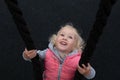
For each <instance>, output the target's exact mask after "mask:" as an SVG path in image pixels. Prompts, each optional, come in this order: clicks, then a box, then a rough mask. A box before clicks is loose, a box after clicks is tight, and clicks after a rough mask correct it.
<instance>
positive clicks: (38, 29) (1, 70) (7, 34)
mask: <svg viewBox="0 0 120 80" xmlns="http://www.w3.org/2000/svg"><path fill="white" fill-rule="evenodd" d="M18 2H19V6H20V8H21V10H22V11H23V14H24V17H25V19H26V21H27V23H28V25H29V29H30V32H31V36H32V38H33V40H34V42H35V45H36V47H37V48H38V49H44V48H46V47H47V44H48V39H49V37H50V35H51V34H53V33H55V32H56V31H57V30H58V28H59V26H60V25H62V24H64V23H66V22H72V23H73V24H75V25H77V26H76V27H77V28H78V30H79V31H80V32H82V36H83V38H84V39H85V40H87V38H88V34H89V31H90V29H91V28H92V25H93V24H94V21H95V17H96V12H97V10H98V7H99V3H100V0H34V1H33V0H18ZM119 25H120V1H119V0H118V2H117V3H116V4H115V5H114V7H113V9H112V12H111V15H110V16H109V19H108V22H107V25H106V27H105V29H104V31H103V34H102V35H101V37H100V39H99V43H98V44H97V47H96V50H95V51H94V55H93V57H92V60H91V65H92V66H93V67H94V68H95V70H96V77H95V78H94V80H120V74H119V73H120V70H119V69H120V52H119V50H120V46H119V45H120V37H119V34H120V27H119ZM24 48H25V45H24V42H23V40H22V39H21V36H20V35H19V33H18V31H17V28H16V25H15V23H14V22H13V19H12V16H11V14H10V13H9V11H8V9H7V7H6V5H5V3H4V0H0V80H34V79H33V73H32V65H31V63H29V62H26V61H24V60H23V58H22V51H23V50H24Z"/></svg>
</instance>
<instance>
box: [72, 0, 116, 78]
mask: <svg viewBox="0 0 120 80" xmlns="http://www.w3.org/2000/svg"><path fill="white" fill-rule="evenodd" d="M116 2H117V0H101V2H100V5H99V9H98V11H97V14H96V20H95V22H94V24H93V27H92V30H91V31H90V34H89V36H88V39H87V42H86V47H85V49H84V50H83V53H82V56H81V60H80V61H79V65H80V66H82V64H85V65H87V63H88V62H89V61H90V60H91V57H92V56H93V53H94V50H95V48H96V45H97V43H98V41H99V38H100V36H101V35H102V32H103V29H104V28H105V26H106V24H107V20H108V18H109V15H110V13H111V10H112V7H113V5H114V4H115V3H116ZM82 78H83V77H82V75H80V74H79V72H78V71H76V75H75V78H74V80H81V79H82Z"/></svg>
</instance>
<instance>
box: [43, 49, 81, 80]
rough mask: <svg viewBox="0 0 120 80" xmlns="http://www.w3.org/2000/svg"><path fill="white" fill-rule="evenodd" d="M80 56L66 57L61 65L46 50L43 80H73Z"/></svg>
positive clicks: (50, 52)
mask: <svg viewBox="0 0 120 80" xmlns="http://www.w3.org/2000/svg"><path fill="white" fill-rule="evenodd" d="M80 58H81V54H80V53H77V54H73V55H71V56H67V57H66V58H65V60H64V62H63V63H61V62H60V60H59V59H58V58H57V57H56V56H55V55H54V53H53V52H52V51H51V50H50V49H48V50H47V51H46V56H45V71H44V80H73V78H74V75H75V71H76V69H77V66H78V62H79V59H80Z"/></svg>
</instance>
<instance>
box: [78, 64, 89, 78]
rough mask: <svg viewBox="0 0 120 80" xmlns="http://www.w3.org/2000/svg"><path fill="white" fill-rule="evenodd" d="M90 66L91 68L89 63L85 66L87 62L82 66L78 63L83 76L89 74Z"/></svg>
mask: <svg viewBox="0 0 120 80" xmlns="http://www.w3.org/2000/svg"><path fill="white" fill-rule="evenodd" d="M90 68H91V65H90V64H89V63H88V65H87V66H85V64H82V67H80V66H79V65H78V71H79V73H80V74H82V75H83V76H87V75H89V74H90Z"/></svg>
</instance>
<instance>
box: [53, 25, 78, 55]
mask: <svg viewBox="0 0 120 80" xmlns="http://www.w3.org/2000/svg"><path fill="white" fill-rule="evenodd" d="M75 33H76V32H75V30H74V29H72V28H68V27H64V28H62V29H61V30H60V31H59V32H58V34H57V37H56V41H55V46H56V48H57V49H58V50H59V51H60V52H62V53H67V54H68V53H70V52H71V51H72V50H73V49H74V47H75V43H76V37H75Z"/></svg>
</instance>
